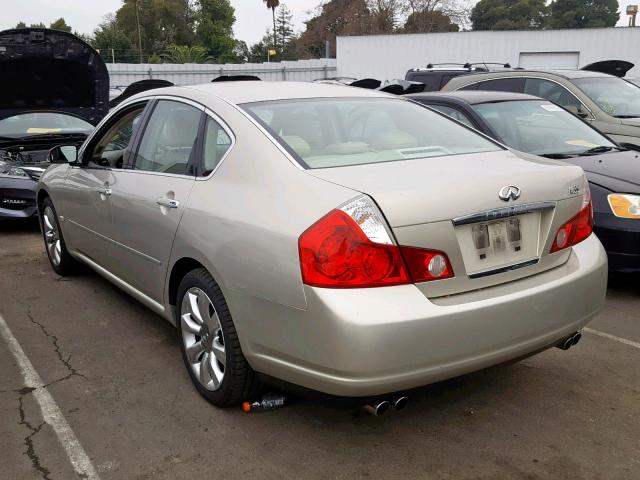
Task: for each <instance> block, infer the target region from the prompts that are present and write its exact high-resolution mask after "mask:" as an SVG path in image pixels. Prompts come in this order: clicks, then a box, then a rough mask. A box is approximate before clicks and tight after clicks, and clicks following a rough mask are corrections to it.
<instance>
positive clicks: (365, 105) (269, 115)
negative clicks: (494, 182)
mask: <svg viewBox="0 0 640 480" xmlns="http://www.w3.org/2000/svg"><path fill="white" fill-rule="evenodd" d="M242 107H243V108H245V109H246V110H247V111H248V112H249V113H250V114H251V115H253V117H254V118H255V119H256V120H258V121H259V122H261V123H262V124H263V126H264V127H265V128H267V129H268V130H269V131H270V132H271V133H272V134H273V135H274V136H275V137H276V138H277V139H278V140H279V141H280V143H281V144H282V145H283V146H284V147H285V148H287V150H288V151H289V152H290V153H291V154H292V155H293V156H294V157H296V158H297V160H298V162H299V163H300V164H301V165H302V166H303V167H305V168H328V167H343V166H350V165H359V164H367V163H381V162H394V161H401V160H415V161H427V159H429V158H430V157H442V156H448V155H459V154H468V153H480V152H490V151H496V150H501V147H500V146H498V145H497V144H495V143H493V142H491V141H489V140H487V139H486V138H484V137H483V136H481V135H479V134H477V133H475V132H473V131H472V130H469V129H467V128H466V127H464V126H462V125H459V124H457V123H455V122H452V121H451V120H449V119H447V118H446V117H443V116H441V115H438V114H437V113H435V112H433V111H431V110H429V109H427V108H423V107H421V106H419V105H416V104H415V103H413V102H408V101H406V100H402V99H396V98H325V99H300V100H291V101H273V102H258V103H253V104H245V105H242Z"/></svg>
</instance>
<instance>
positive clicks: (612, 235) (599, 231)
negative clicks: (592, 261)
mask: <svg viewBox="0 0 640 480" xmlns="http://www.w3.org/2000/svg"><path fill="white" fill-rule="evenodd" d="M594 224H595V225H594V233H595V234H596V235H597V236H598V238H599V239H600V241H601V242H602V245H603V246H604V249H605V250H606V252H607V256H608V257H609V270H611V271H616V272H640V221H639V220H631V219H625V218H618V217H616V216H614V215H612V214H603V213H596V214H595V217H594Z"/></svg>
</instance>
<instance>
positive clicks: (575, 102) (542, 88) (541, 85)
mask: <svg viewBox="0 0 640 480" xmlns="http://www.w3.org/2000/svg"><path fill="white" fill-rule="evenodd" d="M524 93H526V94H528V95H534V96H536V97H540V98H545V99H547V100H549V101H551V102H553V103H555V104H557V105H560V106H561V107H564V108H566V109H567V110H568V111H570V112H571V113H573V114H574V115H576V116H577V117H580V118H582V119H584V120H588V121H593V120H594V117H593V115H592V114H591V111H590V110H589V108H587V106H586V105H585V104H584V103H583V102H582V101H581V100H580V99H579V98H578V97H576V96H575V95H574V94H573V93H572V92H571V91H570V90H569V89H568V88H567V87H565V86H564V85H562V84H560V83H559V82H555V81H552V80H548V79H545V78H529V77H527V78H526V79H525V87H524Z"/></svg>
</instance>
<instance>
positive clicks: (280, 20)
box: [274, 3, 295, 58]
mask: <svg viewBox="0 0 640 480" xmlns="http://www.w3.org/2000/svg"><path fill="white" fill-rule="evenodd" d="M294 40H295V36H294V34H293V15H292V14H291V11H290V10H289V9H288V8H287V6H286V5H285V4H284V3H283V4H282V5H280V8H279V9H278V15H277V17H276V34H275V35H274V41H275V42H276V45H278V46H279V47H280V55H281V57H283V58H284V57H285V56H286V53H287V52H288V51H290V50H291V46H292V43H293V41H294Z"/></svg>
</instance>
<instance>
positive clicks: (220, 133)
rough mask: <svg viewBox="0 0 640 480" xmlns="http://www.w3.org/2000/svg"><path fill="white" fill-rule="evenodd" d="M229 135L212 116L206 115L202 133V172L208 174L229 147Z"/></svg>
mask: <svg viewBox="0 0 640 480" xmlns="http://www.w3.org/2000/svg"><path fill="white" fill-rule="evenodd" d="M231 144H232V141H231V137H230V136H229V134H228V133H227V132H226V130H225V129H224V128H222V126H221V125H220V124H219V123H218V122H216V121H215V120H214V119H213V118H211V117H207V126H206V127H205V134H204V168H203V172H202V174H203V175H204V176H207V175H209V174H210V173H211V172H213V171H214V170H215V168H216V167H217V166H218V164H219V163H220V161H221V160H222V159H223V158H224V156H225V155H226V154H227V152H228V151H229V149H230V148H231Z"/></svg>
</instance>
